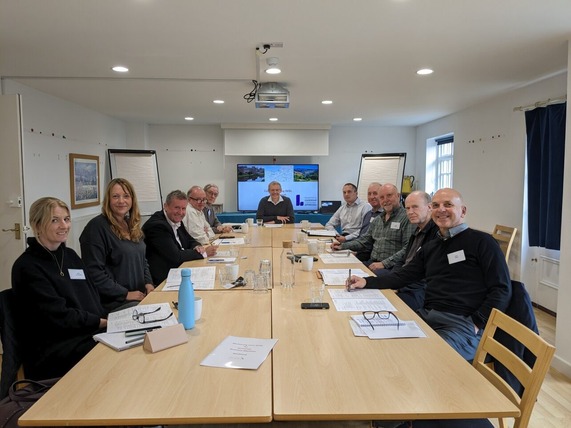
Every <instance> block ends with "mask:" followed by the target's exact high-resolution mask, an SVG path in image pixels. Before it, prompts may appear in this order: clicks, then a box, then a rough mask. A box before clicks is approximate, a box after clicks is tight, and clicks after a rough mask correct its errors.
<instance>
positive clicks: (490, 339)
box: [474, 309, 555, 428]
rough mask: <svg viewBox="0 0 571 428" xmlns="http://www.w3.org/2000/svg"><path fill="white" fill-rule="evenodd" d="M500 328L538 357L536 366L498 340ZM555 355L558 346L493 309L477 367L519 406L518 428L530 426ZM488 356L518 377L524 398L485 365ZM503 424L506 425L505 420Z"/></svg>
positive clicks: (477, 354) (516, 421) (516, 422)
mask: <svg viewBox="0 0 571 428" xmlns="http://www.w3.org/2000/svg"><path fill="white" fill-rule="evenodd" d="M497 329H500V330H502V331H504V332H505V333H506V334H509V335H510V336H512V337H513V338H515V339H516V340H518V341H519V342H520V343H522V344H523V345H524V346H525V347H526V348H527V349H528V350H529V351H530V352H531V353H532V354H533V355H535V363H534V364H533V367H530V366H528V365H527V364H526V363H525V361H523V360H522V359H520V358H519V357H518V356H517V355H515V354H514V353H513V352H511V351H510V350H509V349H508V348H506V347H505V346H504V345H502V344H501V343H500V342H498V340H497V339H496V338H494V335H495V333H496V330H497ZM554 353H555V347H554V346H552V345H550V344H549V343H547V342H546V341H545V340H543V338H541V337H539V335H538V334H536V333H535V332H533V331H532V330H530V329H529V328H527V327H526V326H524V325H523V324H521V323H519V322H518V321H516V320H514V319H513V318H511V317H509V316H508V315H506V314H504V313H503V312H500V311H498V310H497V309H493V310H492V313H491V315H490V318H489V319H488V323H487V324H486V328H485V330H484V333H483V334H482V339H481V340H480V345H479V346H478V350H477V351H476V357H475V358H474V367H475V368H476V369H477V370H478V371H479V372H480V373H482V374H483V375H484V376H485V377H486V378H487V379H488V380H489V381H490V382H491V383H492V384H494V385H495V386H496V388H498V389H499V390H500V391H501V392H502V393H503V394H504V395H505V396H506V397H508V398H509V399H510V400H511V401H512V402H513V403H514V404H515V405H517V406H518V407H519V409H520V412H521V415H520V416H519V417H518V418H516V419H515V423H514V428H526V427H527V425H528V423H529V418H530V416H531V411H532V410H533V406H534V404H535V400H536V398H537V394H538V393H539V390H540V389H541V384H542V383H543V379H544V378H545V375H546V373H547V370H549V365H550V363H551V359H552V358H553V354H554ZM487 355H491V356H492V357H493V358H494V360H496V361H499V362H500V363H501V364H502V365H503V366H504V367H506V368H507V369H508V370H509V371H510V372H511V373H513V375H514V376H515V377H517V379H518V380H519V382H520V383H521V384H522V385H523V388H524V391H523V394H522V395H521V397H520V396H519V395H518V394H517V392H516V391H514V390H513V389H512V387H511V386H510V385H509V384H508V383H507V382H506V381H505V380H504V379H502V378H501V377H500V376H499V375H498V374H497V373H496V372H495V371H494V369H493V367H491V366H490V365H489V364H486V363H485V359H486V356H487ZM500 422H501V423H502V426H503V421H500Z"/></svg>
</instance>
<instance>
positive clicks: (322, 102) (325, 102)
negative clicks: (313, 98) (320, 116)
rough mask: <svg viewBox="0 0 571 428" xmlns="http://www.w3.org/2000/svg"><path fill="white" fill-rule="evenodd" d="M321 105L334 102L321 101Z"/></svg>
mask: <svg viewBox="0 0 571 428" xmlns="http://www.w3.org/2000/svg"><path fill="white" fill-rule="evenodd" d="M321 104H333V101H331V100H323V101H321Z"/></svg>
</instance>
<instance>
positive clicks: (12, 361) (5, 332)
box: [0, 288, 22, 399]
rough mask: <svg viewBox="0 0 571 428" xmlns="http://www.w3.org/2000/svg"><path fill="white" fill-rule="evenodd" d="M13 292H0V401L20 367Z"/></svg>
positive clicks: (15, 377) (20, 360)
mask: <svg viewBox="0 0 571 428" xmlns="http://www.w3.org/2000/svg"><path fill="white" fill-rule="evenodd" d="M14 300H15V296H14V291H13V290H12V289H11V288H9V289H8V290H2V291H0V338H1V339H2V350H3V354H2V372H1V373H0V399H2V398H4V397H6V395H8V390H9V388H10V385H12V383H13V382H14V381H16V379H17V377H18V370H19V369H20V366H21V365H22V359H21V356H20V350H19V348H18V341H17V340H16V324H15V321H14V314H13V309H14Z"/></svg>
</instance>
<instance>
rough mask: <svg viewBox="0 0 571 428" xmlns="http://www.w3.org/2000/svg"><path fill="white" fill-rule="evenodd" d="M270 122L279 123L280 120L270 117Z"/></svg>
mask: <svg viewBox="0 0 571 428" xmlns="http://www.w3.org/2000/svg"><path fill="white" fill-rule="evenodd" d="M270 121H271V122H277V121H278V118H277V117H270Z"/></svg>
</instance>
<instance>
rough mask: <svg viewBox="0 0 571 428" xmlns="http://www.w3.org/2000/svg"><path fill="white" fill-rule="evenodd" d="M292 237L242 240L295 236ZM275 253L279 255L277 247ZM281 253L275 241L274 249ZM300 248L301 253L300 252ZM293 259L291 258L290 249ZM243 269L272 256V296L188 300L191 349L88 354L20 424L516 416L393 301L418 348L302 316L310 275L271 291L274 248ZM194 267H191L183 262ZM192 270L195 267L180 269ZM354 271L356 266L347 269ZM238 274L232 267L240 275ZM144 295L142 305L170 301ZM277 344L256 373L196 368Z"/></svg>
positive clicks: (324, 317) (319, 313)
mask: <svg viewBox="0 0 571 428" xmlns="http://www.w3.org/2000/svg"><path fill="white" fill-rule="evenodd" d="M296 232H297V231H296V230H295V229H294V228H292V227H285V228H282V229H265V228H264V230H258V231H250V232H249V234H250V233H263V234H270V235H272V234H275V236H276V242H274V243H273V245H276V244H277V241H278V240H280V239H283V238H284V237H294V236H296V235H295V234H296ZM276 246H277V245H276ZM279 246H280V247H281V241H280V242H279ZM298 248H299V249H300V250H302V249H303V246H298ZM296 252H297V250H296ZM240 253H243V254H248V255H247V257H248V258H247V259H240V262H241V265H242V263H243V264H244V266H250V267H255V266H256V265H257V263H258V262H259V259H258V257H264V258H270V257H271V258H272V260H273V262H272V265H273V266H272V267H273V271H274V289H273V290H271V291H268V292H267V293H254V292H253V291H252V290H247V289H246V290H244V289H243V288H238V289H232V290H223V289H220V288H219V284H217V286H216V287H215V289H214V290H205V291H197V295H199V296H201V297H202V298H203V299H204V301H203V315H202V318H201V320H200V321H198V322H197V324H196V327H195V329H193V330H190V331H188V336H189V342H188V343H186V344H184V345H181V346H177V347H175V348H171V349H167V350H165V351H162V352H158V353H155V354H150V353H146V352H145V351H144V350H143V349H142V348H140V347H138V348H132V349H129V350H126V351H123V352H115V351H113V350H112V349H110V348H108V347H106V346H104V345H102V344H98V345H97V346H96V347H95V348H94V349H93V350H92V351H91V352H90V353H89V354H88V355H87V356H86V357H85V358H84V359H83V360H81V361H80V362H79V363H78V364H77V365H76V366H75V367H74V368H73V369H72V370H71V371H70V372H69V373H68V374H66V375H65V376H64V377H63V378H62V379H61V380H60V381H59V382H58V383H57V384H56V385H55V386H54V387H53V388H52V389H51V390H50V391H49V392H48V393H47V394H46V395H45V396H44V397H43V398H42V399H41V400H39V401H38V402H37V403H36V404H35V405H34V406H33V407H32V408H31V409H30V410H28V411H27V412H26V413H25V414H24V415H23V416H22V417H21V418H20V420H19V423H20V425H22V426H57V425H75V426H85V425H99V426H101V425H158V424H160V425H169V424H200V423H208V424H213V423H246V422H270V421H271V420H277V421H287V420H298V421H299V420H306V421H311V420H323V421H325V420H370V419H390V420H401V419H436V418H445V419H449V418H482V417H498V416H503V417H507V416H517V415H519V411H518V409H517V408H516V407H515V406H514V405H513V404H512V403H511V402H510V401H509V400H508V399H507V398H505V397H504V396H503V395H502V394H501V393H500V392H499V391H498V390H497V389H496V388H495V387H494V386H492V385H491V384H490V383H489V382H488V381H487V380H485V379H484V377H482V376H481V375H480V374H479V373H478V372H477V371H476V370H475V369H474V368H473V367H472V366H471V365H470V364H468V363H467V362H466V361H464V360H463V359H462V358H461V357H460V355H459V354H457V353H456V352H455V351H454V350H452V348H451V347H449V346H448V345H447V344H446V343H445V342H444V341H443V340H442V339H441V338H440V337H439V336H438V335H437V334H436V333H434V332H433V331H432V330H431V329H430V328H429V327H428V326H427V325H426V324H425V323H424V322H423V321H422V320H420V319H419V318H418V316H417V315H416V314H415V313H413V312H412V311H411V310H410V309H409V308H408V307H407V306H406V305H405V304H404V303H402V301H401V300H400V299H399V298H398V297H397V296H396V295H395V294H394V293H393V292H392V291H385V292H384V293H385V295H386V296H387V298H388V299H389V300H390V301H391V302H392V303H393V305H394V306H395V307H396V308H397V310H398V316H399V318H401V319H403V320H408V319H414V320H416V321H417V322H418V323H419V325H420V326H421V328H422V329H423V330H424V331H425V332H426V333H427V335H428V337H427V338H419V339H398V340H397V339H395V340H369V339H367V338H363V337H355V336H354V335H353V333H352V331H351V329H350V327H349V317H350V313H348V312H338V311H336V310H335V308H334V307H333V305H332V302H331V299H330V297H329V295H328V293H327V291H326V292H325V300H326V301H328V302H329V303H330V304H331V306H332V308H331V309H330V310H302V309H301V308H300V302H302V301H307V300H308V297H309V290H308V284H309V283H310V282H312V281H317V280H318V279H317V276H316V274H315V270H316V269H318V268H322V267H325V266H327V267H329V268H331V267H334V268H342V267H345V268H346V267H348V266H349V265H337V264H336V265H325V264H323V262H321V260H320V261H319V262H316V263H315V264H314V269H313V271H312V272H303V271H301V267H300V266H299V265H298V266H296V268H297V271H296V286H295V287H293V289H283V288H281V287H280V286H279V285H277V286H276V284H277V283H276V282H275V279H276V278H279V254H280V253H281V248H274V249H273V250H272V249H270V248H269V247H266V248H265V249H264V250H260V249H259V248H254V247H249V248H248V247H247V246H245V247H244V248H242V249H241V250H240ZM193 263H194V264H193ZM188 264H189V265H190V266H193V265H194V266H196V265H201V264H204V262H202V261H200V262H190V263H188ZM352 266H353V267H360V268H363V266H362V265H355V264H353V265H352ZM241 269H242V268H241ZM175 299H176V292H161V291H157V292H153V293H151V294H149V296H147V298H146V299H145V300H144V301H143V303H157V302H170V301H172V300H175ZM228 335H233V336H246V337H258V338H271V337H272V338H277V339H278V342H277V344H276V346H275V347H274V350H273V351H272V353H271V354H270V357H268V358H267V359H266V361H264V363H263V364H262V365H261V367H260V368H259V369H258V370H233V369H224V368H212V367H203V366H200V362H201V361H202V359H204V357H206V355H208V353H209V352H211V351H212V350H213V349H214V348H215V347H216V346H217V345H218V344H219V343H220V342H221V341H222V340H223V339H224V338H225V337H226V336H228Z"/></svg>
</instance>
